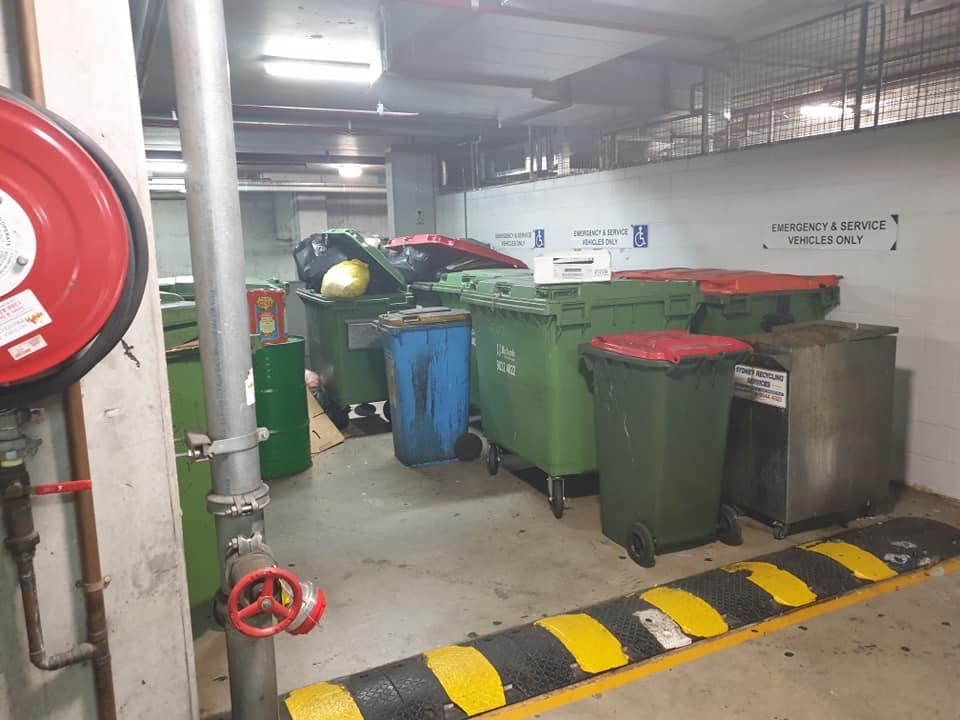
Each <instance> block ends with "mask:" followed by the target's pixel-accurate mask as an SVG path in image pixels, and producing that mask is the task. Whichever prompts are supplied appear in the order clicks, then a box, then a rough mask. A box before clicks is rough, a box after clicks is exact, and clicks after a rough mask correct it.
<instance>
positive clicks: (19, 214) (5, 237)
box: [0, 190, 37, 296]
mask: <svg viewBox="0 0 960 720" xmlns="http://www.w3.org/2000/svg"><path fill="white" fill-rule="evenodd" d="M36 259H37V234H36V233H35V232H34V230H33V225H32V224H31V223H30V218H29V217H28V216H27V213H26V211H25V210H24V209H23V208H22V207H21V206H20V205H19V204H18V203H17V201H16V200H14V199H13V197H12V196H11V195H9V194H7V193H6V192H4V191H3V190H0V296H2V295H6V294H7V293H9V292H13V291H14V290H16V289H17V286H18V285H20V283H22V282H23V281H24V280H25V279H26V278H27V275H29V274H30V271H31V270H32V269H33V264H34V262H36Z"/></svg>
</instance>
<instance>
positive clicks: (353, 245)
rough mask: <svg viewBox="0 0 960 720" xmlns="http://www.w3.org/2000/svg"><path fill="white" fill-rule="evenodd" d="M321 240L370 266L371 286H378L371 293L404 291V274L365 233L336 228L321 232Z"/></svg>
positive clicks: (381, 293)
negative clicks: (366, 237)
mask: <svg viewBox="0 0 960 720" xmlns="http://www.w3.org/2000/svg"><path fill="white" fill-rule="evenodd" d="M320 237H321V241H322V242H325V243H327V244H328V245H332V246H334V247H336V248H337V249H338V250H340V251H341V252H343V253H344V254H345V255H347V256H348V257H349V258H350V259H351V260H361V261H363V262H365V263H366V264H367V265H368V266H369V268H370V286H371V287H372V288H377V290H376V291H375V292H373V293H371V294H373V295H385V294H389V293H394V292H403V290H404V288H405V287H406V286H407V282H406V280H404V279H403V275H401V274H400V271H399V270H397V269H396V268H395V267H394V266H393V265H391V264H390V261H389V260H388V259H387V256H386V255H384V254H383V252H381V251H380V249H379V248H375V247H373V245H368V244H367V241H366V240H364V239H363V235H361V234H360V233H358V232H357V231H356V230H351V229H350V228H335V229H333V230H327V231H325V232H322V233H320Z"/></svg>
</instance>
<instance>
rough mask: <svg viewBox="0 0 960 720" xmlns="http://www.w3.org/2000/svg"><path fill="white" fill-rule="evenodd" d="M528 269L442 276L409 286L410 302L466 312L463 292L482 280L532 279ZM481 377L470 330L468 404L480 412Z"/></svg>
mask: <svg viewBox="0 0 960 720" xmlns="http://www.w3.org/2000/svg"><path fill="white" fill-rule="evenodd" d="M532 276H533V271H531V270H519V269H517V270H515V269H511V268H493V269H485V270H464V271H462V272H453V273H444V274H442V275H441V276H440V277H439V278H438V279H437V281H436V282H415V283H410V290H411V292H412V293H413V301H414V302H415V303H416V304H417V305H422V306H423V307H448V308H453V309H456V310H469V309H470V308H469V307H468V306H467V303H466V302H464V300H463V298H462V295H463V292H464V291H465V290H471V289H475V288H476V287H477V283H479V282H481V281H483V280H493V279H499V278H510V279H517V278H523V277H532ZM480 398H481V395H480V376H479V373H478V371H477V334H476V331H474V330H471V336H470V405H472V406H473V407H474V408H476V409H477V411H479V412H481V413H482V412H483V409H482V408H481V407H480Z"/></svg>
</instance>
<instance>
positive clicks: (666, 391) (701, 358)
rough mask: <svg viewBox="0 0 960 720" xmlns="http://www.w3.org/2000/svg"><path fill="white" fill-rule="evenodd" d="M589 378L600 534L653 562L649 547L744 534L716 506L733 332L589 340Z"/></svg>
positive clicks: (658, 549)
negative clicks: (593, 407) (594, 414)
mask: <svg viewBox="0 0 960 720" xmlns="http://www.w3.org/2000/svg"><path fill="white" fill-rule="evenodd" d="M581 352H582V354H583V356H584V359H585V361H586V363H587V365H588V367H589V369H590V371H591V374H592V379H593V398H594V402H595V405H596V433H597V435H596V436H597V451H598V453H599V463H600V522H601V526H602V529H603V534H604V535H606V536H607V537H608V538H610V539H611V540H613V541H614V542H616V543H619V544H620V545H622V546H624V547H625V548H626V549H627V553H628V554H629V555H630V557H631V558H632V559H633V560H634V561H635V562H637V563H639V564H640V565H642V566H644V567H653V565H654V562H655V555H657V554H660V553H665V552H671V551H673V550H680V549H683V548H688V547H693V546H695V545H702V544H704V543H708V542H712V541H713V540H716V539H719V540H721V541H722V542H725V543H728V544H731V545H739V544H740V543H741V542H742V537H741V535H740V526H739V523H738V521H737V515H736V511H735V510H734V509H733V508H731V507H730V506H725V505H721V503H720V497H721V493H722V482H723V459H724V452H725V449H726V442H727V424H728V421H729V417H730V402H731V398H732V394H733V373H734V367H735V366H736V364H737V363H738V362H739V361H740V360H742V359H743V358H744V357H746V355H747V354H748V353H749V352H750V346H749V345H747V344H746V343H744V342H742V341H740V340H736V339H734V338H727V337H716V336H712V335H691V334H689V333H687V332H685V331H679V330H668V331H664V332H654V333H625V334H622V335H612V336H605V337H597V338H594V339H593V340H592V341H591V342H590V343H589V344H585V345H584V346H583V347H582V348H581Z"/></svg>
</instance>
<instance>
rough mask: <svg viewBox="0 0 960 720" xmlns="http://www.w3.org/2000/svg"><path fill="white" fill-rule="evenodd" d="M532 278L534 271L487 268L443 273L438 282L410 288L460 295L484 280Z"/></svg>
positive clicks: (415, 285) (424, 283)
mask: <svg viewBox="0 0 960 720" xmlns="http://www.w3.org/2000/svg"><path fill="white" fill-rule="evenodd" d="M532 276H533V271H532V270H526V269H513V268H485V269H483V270H461V271H459V272H449V273H443V274H441V275H440V277H439V278H438V279H437V280H436V282H414V283H410V287H412V288H415V289H417V290H433V291H434V292H442V293H451V294H456V295H459V294H460V293H461V292H463V291H464V290H468V289H472V288H475V287H476V286H477V285H478V284H479V283H481V282H483V281H484V280H495V279H498V278H522V277H532Z"/></svg>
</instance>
